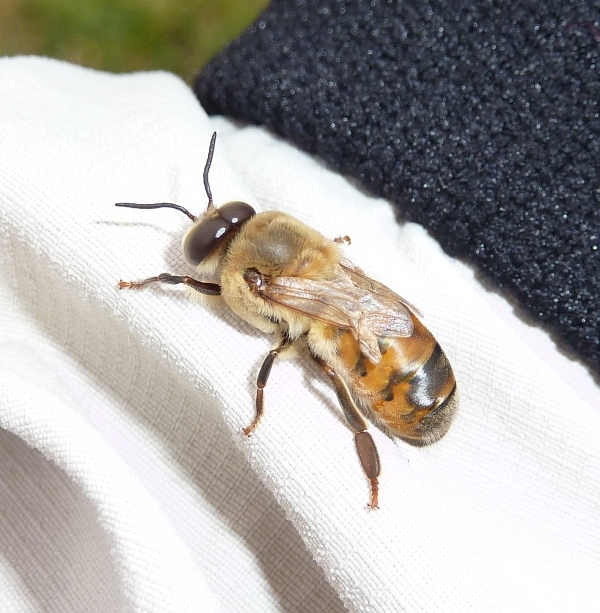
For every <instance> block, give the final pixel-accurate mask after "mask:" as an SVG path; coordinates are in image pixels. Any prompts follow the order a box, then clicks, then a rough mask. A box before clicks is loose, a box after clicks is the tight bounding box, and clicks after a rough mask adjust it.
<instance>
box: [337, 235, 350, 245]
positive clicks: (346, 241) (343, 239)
mask: <svg viewBox="0 0 600 613" xmlns="http://www.w3.org/2000/svg"><path fill="white" fill-rule="evenodd" d="M333 242H334V243H340V244H344V245H351V244H352V239H351V238H350V237H349V236H348V235H347V234H346V235H345V236H336V237H335V238H334V239H333Z"/></svg>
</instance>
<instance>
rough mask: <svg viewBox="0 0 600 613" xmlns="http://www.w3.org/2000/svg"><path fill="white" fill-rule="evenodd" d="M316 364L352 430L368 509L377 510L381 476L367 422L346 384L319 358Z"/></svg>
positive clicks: (377, 457) (316, 358)
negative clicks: (366, 481)
mask: <svg viewBox="0 0 600 613" xmlns="http://www.w3.org/2000/svg"><path fill="white" fill-rule="evenodd" d="M313 357H314V359H315V361H316V362H317V364H319V366H320V367H321V369H322V370H323V372H324V373H325V374H326V375H327V376H328V377H329V378H330V379H331V382H332V384H333V388H334V389H335V393H336V395H337V397H338V400H339V402H340V406H341V407H342V411H343V412H344V416H345V417H346V420H347V421H348V425H349V426H350V427H351V428H352V429H353V430H354V444H355V445H356V453H357V454H358V459H359V460H360V463H361V466H362V469H363V471H364V473H365V475H366V476H367V479H369V481H370V483H371V502H370V503H369V507H371V508H372V509H378V508H379V506H378V505H379V480H378V478H379V475H380V474H381V462H380V461H379V453H378V451H377V447H376V446H375V441H374V440H373V437H372V436H371V435H370V434H369V433H368V432H367V428H368V427H369V425H368V423H367V420H366V419H365V418H364V416H363V414H362V413H361V412H360V409H359V408H358V407H357V406H356V403H355V402H354V399H353V398H352V394H350V390H349V389H348V386H347V385H346V382H345V381H344V379H342V377H341V376H340V375H339V374H338V373H337V372H336V371H335V369H334V368H333V367H332V366H330V365H329V364H327V362H325V361H324V360H322V359H321V358H318V357H316V356H313Z"/></svg>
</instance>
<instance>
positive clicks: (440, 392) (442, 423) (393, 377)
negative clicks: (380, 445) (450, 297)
mask: <svg viewBox="0 0 600 613" xmlns="http://www.w3.org/2000/svg"><path fill="white" fill-rule="evenodd" d="M425 330H426V329H425ZM426 332H428V331H426ZM427 336H429V338H428V339H426V338H423V339H422V341H425V342H424V343H423V342H422V344H421V346H422V347H427V346H429V348H430V350H429V351H427V352H426V353H425V354H424V355H422V356H421V358H420V359H417V360H414V361H410V363H407V361H406V360H405V359H404V358H406V355H405V351H403V346H402V345H403V343H404V342H410V341H408V340H407V341H404V339H397V343H398V346H397V347H395V351H394V350H393V353H394V354H395V363H394V365H393V366H392V368H391V370H390V371H388V375H387V382H386V385H385V386H384V387H383V388H380V389H379V393H378V395H377V398H376V399H375V400H374V401H373V402H372V410H373V412H374V414H375V416H376V417H377V418H378V419H379V420H380V421H381V422H383V424H384V425H385V427H386V428H387V429H388V430H389V431H390V432H391V433H392V434H394V435H396V436H399V437H401V438H403V439H404V440H405V441H407V442H409V443H412V444H413V445H428V444H430V443H433V442H435V441H436V440H438V439H440V438H442V436H444V434H445V433H446V432H447V430H448V428H449V427H450V422H451V420H452V416H453V414H454V412H455V410H456V407H457V398H458V394H457V391H456V381H455V379H454V373H453V372H452V368H451V366H450V363H449V362H448V358H447V357H446V355H445V353H444V351H443V350H442V348H441V347H440V345H439V343H438V342H437V341H436V340H435V339H434V338H433V336H431V335H428V334H427V333H426V334H425V337H427ZM427 341H429V342H427Z"/></svg>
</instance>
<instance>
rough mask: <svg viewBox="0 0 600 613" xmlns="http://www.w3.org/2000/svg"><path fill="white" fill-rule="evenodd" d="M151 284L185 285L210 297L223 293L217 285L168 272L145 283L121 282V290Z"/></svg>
mask: <svg viewBox="0 0 600 613" xmlns="http://www.w3.org/2000/svg"><path fill="white" fill-rule="evenodd" d="M151 283H167V284H168V285H179V284H183V285H187V286H188V287H191V288H192V289H195V290H196V291H197V292H200V293H201V294H206V295H208V296H218V295H219V294H220V293H221V286H220V285H218V284H217V283H205V282H204V281H196V279H193V278H192V277H187V276H178V275H170V274H169V273H167V272H163V273H162V274H160V275H158V276H157V277H148V278H147V279H144V280H143V281H119V289H126V288H127V289H140V288H142V287H145V286H146V285H150V284H151Z"/></svg>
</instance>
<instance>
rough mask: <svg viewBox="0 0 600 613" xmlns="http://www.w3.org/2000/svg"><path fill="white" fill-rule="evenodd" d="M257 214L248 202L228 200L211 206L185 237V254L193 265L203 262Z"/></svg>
mask: <svg viewBox="0 0 600 613" xmlns="http://www.w3.org/2000/svg"><path fill="white" fill-rule="evenodd" d="M210 202H212V200H210ZM255 214H256V212H255V211H254V209H253V208H252V207H251V206H250V205H249V204H247V203H246V202H240V201H235V202H228V203H227V204H224V205H223V206H220V207H219V208H216V207H214V206H213V207H210V206H209V209H208V210H207V211H206V213H205V215H204V216H203V217H202V218H200V219H198V220H197V221H196V223H195V224H194V225H193V226H192V227H191V228H190V229H189V230H188V231H187V232H186V234H185V236H184V237H183V243H182V247H183V256H184V257H185V259H186V260H187V262H188V263H189V264H191V265H192V266H198V265H199V264H202V263H203V262H204V261H205V260H206V259H207V258H208V257H209V256H210V255H211V254H212V253H214V252H215V251H217V249H218V248H219V247H220V246H221V245H225V244H226V243H227V242H228V241H229V240H230V239H231V237H232V236H233V235H234V234H235V233H236V232H237V231H238V230H239V229H240V227H241V226H242V225H243V224H244V223H245V222H246V221H248V220H249V219H250V218H251V217H253V216H254V215H255Z"/></svg>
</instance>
